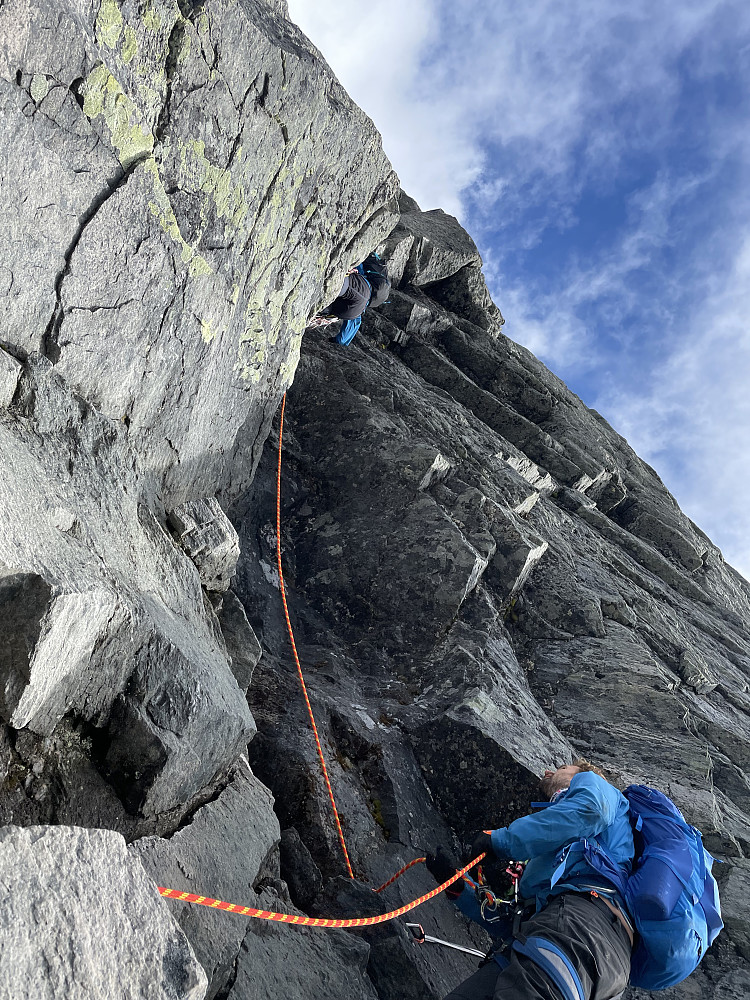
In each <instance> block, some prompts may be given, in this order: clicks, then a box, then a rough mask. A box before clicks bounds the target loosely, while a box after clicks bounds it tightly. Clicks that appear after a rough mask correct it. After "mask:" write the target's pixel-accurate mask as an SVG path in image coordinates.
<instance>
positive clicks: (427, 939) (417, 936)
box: [406, 924, 486, 958]
mask: <svg viewBox="0 0 750 1000" xmlns="http://www.w3.org/2000/svg"><path fill="white" fill-rule="evenodd" d="M406 926H407V927H408V928H409V930H410V931H411V933H412V937H413V938H414V943H415V944H441V945H442V946H443V947H444V948H452V949H453V950H454V951H462V952H463V953H464V954H465V955H476V957H477V958H484V957H485V954H486V953H485V952H483V951H478V950H477V949H476V948H464V946H463V945H461V944H452V943H451V942H450V941H443V939H442V938H437V937H433V936H432V934H425V932H424V927H422V925H421V924H406Z"/></svg>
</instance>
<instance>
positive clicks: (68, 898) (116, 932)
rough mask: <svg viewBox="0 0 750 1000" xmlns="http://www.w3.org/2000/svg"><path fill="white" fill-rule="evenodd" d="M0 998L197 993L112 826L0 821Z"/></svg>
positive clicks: (178, 946) (174, 933)
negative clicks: (0, 889)
mask: <svg viewBox="0 0 750 1000" xmlns="http://www.w3.org/2000/svg"><path fill="white" fill-rule="evenodd" d="M0 884H2V887H3V906H2V919H1V921H0V935H1V936H2V961H0V997H3V1000H15V998H17V997H21V996H29V997H32V996H33V997H35V998H38V1000H47V998H50V1000H51V998H57V997H63V996H64V997H69V998H70V1000H78V998H80V1000H84V998H85V1000H95V998H97V1000H98V998H101V1000H105V998H108V997H111V996H113V994H114V993H116V995H117V996H118V997H123V1000H125V998H132V1000H142V998H143V997H149V998H153V1000H202V998H203V997H204V996H205V993H206V974H205V973H204V971H203V969H202V967H201V966H200V965H199V964H198V962H197V961H196V959H195V955H194V954H193V950H192V948H191V947H190V945H189V944H188V942H187V939H186V938H185V935H184V934H183V933H182V932H181V931H180V930H179V929H178V928H177V927H176V926H175V924H174V921H173V920H172V919H171V917H170V915H169V912H168V910H167V904H166V903H165V902H164V900H162V899H161V897H160V896H159V894H158V892H157V891H156V889H155V888H154V885H153V883H152V882H151V880H150V879H149V878H147V877H146V873H145V872H144V871H143V868H142V867H141V865H140V864H139V863H138V861H136V860H134V859H132V858H130V857H128V853H127V850H126V848H125V842H124V840H123V839H122V837H121V836H120V835H119V834H117V833H110V832H108V831H105V830H82V829H77V828H74V827H57V828H50V827H28V828H26V829H20V828H18V827H3V828H2V829H0Z"/></svg>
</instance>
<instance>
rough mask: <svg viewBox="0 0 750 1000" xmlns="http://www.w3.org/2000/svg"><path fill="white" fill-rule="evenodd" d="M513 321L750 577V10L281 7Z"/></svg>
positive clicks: (581, 0)
mask: <svg viewBox="0 0 750 1000" xmlns="http://www.w3.org/2000/svg"><path fill="white" fill-rule="evenodd" d="M289 9H290V13H291V15H292V18H293V20H295V21H296V22H297V24H299V25H300V27H302V29H303V30H304V31H305V32H306V34H308V35H309V37H310V38H311V39H312V40H313V42H314V43H315V44H316V45H317V46H318V47H319V48H320V50H321V51H322V53H323V54H324V56H325V57H326V59H327V60H328V62H329V63H330V64H331V66H332V67H333V69H334V71H335V72H336V74H337V75H338V77H339V79H340V80H341V82H342V83H343V84H344V86H345V87H346V89H347V90H348V91H349V93H350V94H351V95H352V97H353V98H354V99H355V100H356V101H357V103H358V104H359V105H360V106H361V107H362V108H364V110H365V111H366V112H367V113H368V114H369V115H370V117H371V118H372V119H373V120H374V122H375V124H376V125H377V127H378V128H379V130H380V131H381V133H382V135H383V141H384V145H385V149H386V152H387V153H388V155H389V156H390V158H391V161H392V163H393V165H394V167H395V168H396V170H397V172H398V174H399V176H400V178H401V183H402V186H403V188H404V190H405V191H407V192H408V193H409V194H411V195H412V197H414V198H416V199H417V201H418V202H419V203H420V205H421V207H422V208H423V209H429V208H443V209H445V210H446V211H448V212H451V213H453V214H455V215H457V216H458V217H459V219H460V220H461V222H462V223H463V224H464V225H465V226H466V228H467V229H468V230H469V232H470V233H471V234H472V236H473V237H474V239H475V240H476V242H477V243H478V245H479V247H480V250H481V251H482V255H483V257H484V261H485V273H486V275H487V278H488V283H489V285H490V289H491V291H492V293H493V297H494V299H495V301H496V302H497V304H498V306H499V307H500V309H501V311H502V313H503V315H504V316H505V318H506V326H505V332H506V333H507V334H508V336H510V337H512V338H513V339H514V340H516V341H518V342H520V343H522V344H525V345H526V346H527V347H529V348H530V349H531V350H532V351H534V353H535V354H536V355H537V356H538V357H540V358H541V359H542V360H543V361H544V362H545V363H546V364H547V365H548V366H549V367H550V368H551V369H552V370H553V371H555V372H556V373H557V374H558V375H560V376H561V377H562V378H563V379H564V380H565V381H566V382H567V383H568V385H569V386H570V387H571V388H572V389H573V390H574V391H575V392H577V393H578V395H579V396H581V398H582V399H583V400H584V402H585V403H587V404H588V405H589V406H593V407H595V408H596V409H597V410H599V411H600V412H601V413H603V414H604V416H605V417H606V418H607V419H608V420H609V421H610V423H612V425H613V426H614V427H615V429H616V430H618V431H619V432H620V433H621V434H623V435H624V436H625V437H627V439H628V440H629V441H630V443H631V444H632V445H633V447H634V448H635V449H636V451H637V452H638V453H639V454H640V455H641V456H642V457H643V458H645V459H646V461H648V462H649V463H650V464H652V465H653V466H654V467H655V468H656V470H657V471H658V472H659V474H660V476H661V477H662V479H663V480H664V481H665V483H666V484H667V486H668V487H669V489H670V490H671V491H672V493H673V494H674V495H675V496H676V498H677V500H678V502H679V503H680V505H681V507H682V508H683V510H684V511H685V512H686V513H687V514H688V515H689V516H690V517H692V518H693V520H695V521H696V522H697V523H698V524H699V525H700V527H701V528H703V530H704V531H706V532H707V533H708V534H709V535H710V536H711V538H712V539H713V540H714V541H715V542H716V544H717V545H719V546H720V548H721V549H722V550H723V552H724V555H725V557H726V558H727V560H728V561H729V562H730V563H732V564H733V565H734V566H735V567H736V568H737V569H739V570H740V571H741V572H742V573H744V574H745V576H747V577H748V578H750V469H749V468H748V464H749V463H750V174H749V172H748V166H749V165H750V122H749V121H748V112H747V109H748V107H750V101H749V98H750V3H747V2H746V0H726V2H718V0H667V2H665V3H658V2H654V0H627V2H623V0H563V2H561V0H460V2H457V0H453V2H450V3H449V2H446V0H406V2H404V0H399V2H397V0H369V2H368V3H367V4H352V3H351V2H345V0H289Z"/></svg>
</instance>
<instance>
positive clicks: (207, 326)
mask: <svg viewBox="0 0 750 1000" xmlns="http://www.w3.org/2000/svg"><path fill="white" fill-rule="evenodd" d="M216 332H217V331H216V329H215V328H214V327H213V325H212V324H211V321H210V320H207V319H202V320H201V336H202V337H203V340H204V341H205V342H206V343H207V344H210V343H211V341H212V340H213V339H214V337H215V336H216Z"/></svg>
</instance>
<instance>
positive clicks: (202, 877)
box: [130, 758, 279, 1000]
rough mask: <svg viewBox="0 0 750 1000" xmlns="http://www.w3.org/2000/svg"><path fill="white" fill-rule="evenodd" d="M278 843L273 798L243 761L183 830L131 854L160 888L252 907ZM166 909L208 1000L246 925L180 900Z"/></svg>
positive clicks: (144, 842)
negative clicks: (196, 965) (202, 976)
mask: <svg viewBox="0 0 750 1000" xmlns="http://www.w3.org/2000/svg"><path fill="white" fill-rule="evenodd" d="M278 841H279V826H278V821H277V819H276V817H275V816H274V814H273V799H272V798H271V795H270V793H269V791H268V789H267V788H265V786H263V785H262V784H261V783H260V782H259V781H258V779H257V778H256V777H255V776H254V775H253V773H252V771H251V770H250V767H249V765H248V763H247V760H246V759H244V758H241V759H240V760H239V761H238V763H237V765H236V766H235V768H234V769H233V771H232V773H231V775H230V778H229V783H228V784H227V786H226V788H224V790H223V791H222V792H221V793H220V794H219V795H218V797H217V798H216V799H215V801H213V802H209V803H207V804H206V805H204V806H203V807H202V808H200V809H198V811H197V812H196V813H195V814H194V815H193V817H192V819H191V820H190V822H189V823H188V824H186V825H185V826H183V828H182V829H180V830H178V832H177V833H175V834H174V835H173V836H172V837H170V838H169V840H163V839H161V838H160V837H146V838H144V839H141V840H137V841H136V842H135V843H134V844H132V845H131V847H130V852H131V854H132V855H133V857H134V858H137V859H139V860H140V862H141V863H142V864H143V867H144V868H145V869H146V871H147V872H148V873H149V875H150V876H151V877H152V878H153V880H154V881H155V882H157V883H158V884H159V885H165V886H167V887H168V888H172V889H179V890H181V891H185V892H193V893H197V894H200V895H205V896H213V897H214V898H218V899H224V900H226V901H227V902H233V903H241V904H242V905H246V906H256V905H261V904H260V903H259V902H258V900H257V897H256V894H255V892H253V886H255V884H256V883H257V882H258V881H259V880H260V878H261V877H262V875H263V874H264V873H266V872H267V870H268V864H269V855H270V854H271V852H272V851H273V849H274V847H275V846H276V845H277V844H278ZM168 906H169V907H170V909H171V911H172V914H173V915H174V918H175V920H176V921H177V923H178V924H179V926H180V927H181V928H182V930H183V931H184V932H185V935H186V937H187V939H188V941H189V942H190V944H191V946H192V948H193V950H194V952H195V955H196V957H197V959H198V961H199V962H200V963H201V965H202V966H203V968H204V969H205V970H206V975H207V977H208V992H207V994H206V995H207V997H208V998H209V1000H210V998H211V997H214V996H215V995H216V993H217V992H218V991H219V990H220V989H222V988H223V987H224V986H226V984H227V982H228V980H229V979H230V974H231V972H232V968H233V966H234V962H235V960H236V958H237V955H238V952H239V950H240V945H241V944H242V941H243V939H244V937H245V934H246V933H247V931H248V928H249V926H250V923H251V918H249V917H240V916H236V915H235V914H228V913H224V912H221V911H216V910H211V909H209V908H208V907H205V906H194V905H190V904H188V903H181V902H180V901H179V900H176V901H175V900H170V901H169V902H168Z"/></svg>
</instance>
